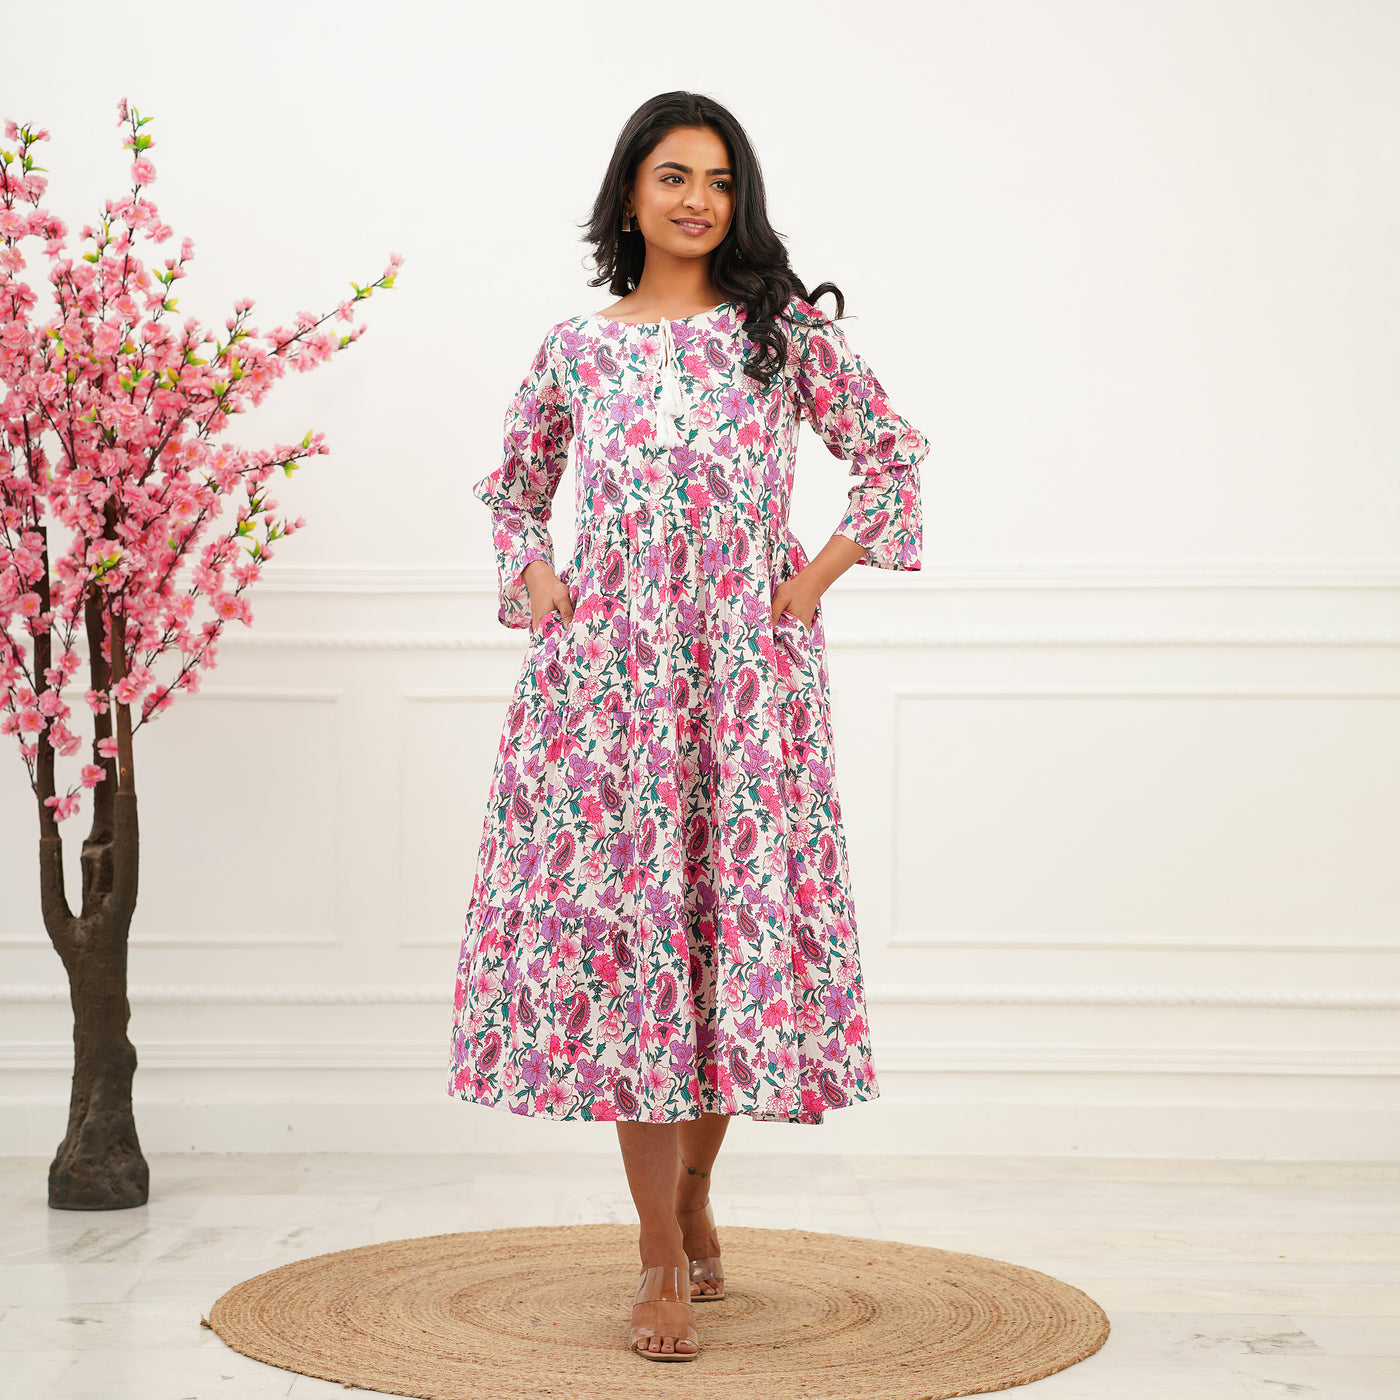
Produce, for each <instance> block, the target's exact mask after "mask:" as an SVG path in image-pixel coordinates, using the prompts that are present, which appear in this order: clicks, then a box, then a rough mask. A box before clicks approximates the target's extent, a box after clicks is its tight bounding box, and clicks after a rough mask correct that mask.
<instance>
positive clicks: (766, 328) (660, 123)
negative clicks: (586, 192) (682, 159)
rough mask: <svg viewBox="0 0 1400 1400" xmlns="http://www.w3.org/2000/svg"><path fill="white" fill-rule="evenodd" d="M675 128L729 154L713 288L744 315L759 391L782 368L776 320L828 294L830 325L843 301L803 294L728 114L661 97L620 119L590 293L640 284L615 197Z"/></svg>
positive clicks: (694, 96)
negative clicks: (798, 302) (708, 136)
mask: <svg viewBox="0 0 1400 1400" xmlns="http://www.w3.org/2000/svg"><path fill="white" fill-rule="evenodd" d="M677 127H709V128H710V130H712V131H714V132H715V133H716V134H717V135H718V136H719V137H720V139H721V140H722V141H723V142H724V144H725V145H726V146H727V147H728V148H729V164H730V167H731V169H732V170H733V171H734V175H733V184H734V217H733V219H732V220H731V221H730V225H729V231H728V232H727V233H726V234H725V236H724V241H723V242H722V243H721V244H720V245H719V247H717V248H716V249H715V250H714V252H713V253H712V254H711V255H710V256H711V264H710V276H711V280H712V281H713V282H714V284H715V286H716V287H718V288H719V290H720V291H721V292H722V293H723V294H724V297H725V299H726V300H727V301H732V302H734V303H736V304H737V305H739V306H742V307H743V308H744V331H745V333H746V334H747V336H748V337H749V339H750V340H751V341H753V343H754V353H753V355H752V356H751V357H750V358H749V359H748V360H747V361H745V363H744V370H745V372H746V373H748V374H749V375H750V376H752V377H753V378H754V379H756V380H757V381H758V382H759V383H760V384H761V385H762V386H763V387H764V389H767V388H768V387H769V385H770V384H771V383H772V381H773V379H774V377H775V376H776V375H777V374H778V373H779V372H780V371H781V369H782V367H783V365H784V364H785V363H786V361H787V336H786V334H785V333H784V332H783V329H782V327H781V325H780V324H779V313H780V312H782V311H783V309H784V308H785V307H786V306H787V304H788V302H789V301H790V300H791V298H793V297H794V296H797V297H801V298H802V299H803V300H804V301H809V302H815V301H816V299H817V298H818V297H820V296H825V295H826V293H828V292H830V293H831V294H832V295H833V296H835V298H836V318H838V319H839V318H840V317H841V316H843V315H845V311H846V299H845V297H844V296H843V295H842V294H841V289H840V288H839V287H838V286H837V285H836V284H835V283H834V282H823V283H821V285H820V286H817V287H814V288H812V290H811V291H808V290H807V288H806V287H805V286H804V285H803V284H802V282H801V281H800V280H799V279H798V276H797V274H796V273H795V272H794V271H793V270H792V267H791V266H790V264H789V263H788V255H787V248H786V247H785V246H784V245H783V241H782V236H781V235H780V234H779V233H777V232H776V230H775V229H774V228H773V226H772V224H770V223H769V222H768V200H767V196H766V195H765V193H764V189H763V171H762V170H761V169H760V168H759V164H758V156H757V155H755V154H754V149H753V146H752V144H751V143H750V141H749V138H748V136H747V134H746V133H745V131H744V128H743V127H742V126H740V125H739V123H738V121H736V120H735V117H734V114H733V113H732V112H730V110H729V109H728V108H727V107H725V106H723V105H722V104H721V103H718V102H716V101H715V100H714V99H713V98H710V97H706V96H705V95H704V94H703V93H698V92H682V91H677V92H662V93H658V94H657V95H656V96H655V97H652V98H648V100H647V101H645V102H643V103H642V105H641V106H640V107H638V108H637V110H636V111H635V112H633V113H632V115H631V116H630V117H629V118H628V119H627V124H626V125H625V126H624V127H623V128H622V132H621V134H620V135H619V136H618V138H617V145H616V146H615V147H614V149H613V154H612V160H611V161H609V162H608V170H607V174H606V175H605V176H604V177H603V183H602V185H601V186H600V188H599V190H598V196H597V198H596V199H595V200H594V201H593V212H592V214H591V215H590V217H589V219H588V221H587V222H586V223H585V224H582V225H580V227H582V228H583V229H584V230H585V232H584V234H583V240H584V242H586V243H591V244H592V245H593V254H592V261H593V265H594V266H595V267H596V268H597V269H598V275H597V276H596V277H592V278H590V279H589V282H588V285H589V286H590V287H601V286H603V285H604V284H605V283H606V285H607V287H608V290H609V291H610V292H612V293H613V295H614V296H619V297H622V296H626V295H627V293H628V292H630V291H632V290H633V289H634V288H635V287H636V286H637V284H638V283H639V282H640V281H641V277H642V266H643V264H644V263H645V262H646V241H645V239H644V238H643V237H642V234H641V232H640V230H637V229H634V230H633V231H632V232H630V233H623V231H622V194H623V191H624V189H626V188H627V186H629V185H630V184H632V182H633V181H634V180H635V179H636V176H637V169H638V167H639V166H640V165H641V163H642V161H643V160H644V159H645V158H646V157H647V156H648V155H650V153H651V152H652V151H654V150H655V149H656V147H657V146H658V145H659V144H660V143H661V142H662V140H664V139H665V137H666V136H667V135H668V134H669V133H670V132H672V131H674V130H676V128H677Z"/></svg>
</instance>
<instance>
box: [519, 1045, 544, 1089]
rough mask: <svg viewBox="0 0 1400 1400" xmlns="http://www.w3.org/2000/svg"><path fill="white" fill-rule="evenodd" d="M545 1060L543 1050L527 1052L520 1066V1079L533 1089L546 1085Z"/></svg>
mask: <svg viewBox="0 0 1400 1400" xmlns="http://www.w3.org/2000/svg"><path fill="white" fill-rule="evenodd" d="M544 1071H545V1058H544V1051H543V1050H537V1049H535V1050H527V1051H526V1052H525V1058H524V1059H523V1060H522V1061H521V1064H520V1077H521V1078H522V1079H523V1080H524V1081H525V1082H526V1083H527V1084H529V1085H530V1086H531V1087H532V1088H535V1089H538V1088H539V1087H540V1085H541V1084H543V1083H544Z"/></svg>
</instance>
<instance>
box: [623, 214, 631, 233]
mask: <svg viewBox="0 0 1400 1400" xmlns="http://www.w3.org/2000/svg"><path fill="white" fill-rule="evenodd" d="M622 231H623V233H631V232H632V216H631V215H630V214H623V216H622Z"/></svg>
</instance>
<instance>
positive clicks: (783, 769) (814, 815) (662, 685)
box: [448, 297, 928, 1123]
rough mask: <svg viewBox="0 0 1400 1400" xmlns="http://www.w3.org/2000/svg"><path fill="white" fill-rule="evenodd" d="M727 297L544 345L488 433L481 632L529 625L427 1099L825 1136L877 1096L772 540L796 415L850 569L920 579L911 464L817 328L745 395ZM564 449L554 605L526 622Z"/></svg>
mask: <svg viewBox="0 0 1400 1400" xmlns="http://www.w3.org/2000/svg"><path fill="white" fill-rule="evenodd" d="M744 321H745V315H744V311H743V308H741V307H739V306H737V305H736V304H735V303H732V302H728V303H724V304H723V305H720V306H717V307H714V308H712V309H711V310H710V311H706V312H702V313H700V314H698V315H695V316H688V317H684V318H682V319H681V320H675V321H668V322H659V323H626V322H619V321H614V320H610V319H608V318H607V317H605V316H602V315H600V314H596V313H595V314H592V315H583V316H576V317H574V318H572V319H571V320H567V321H563V322H561V323H560V324H558V325H556V326H554V327H552V328H551V330H550V331H549V333H548V334H547V335H546V337H545V339H544V343H543V344H542V345H541V346H540V348H539V351H538V353H537V354H536V356H535V358H534V362H533V363H532V364H531V366H530V368H529V371H528V373H527V374H526V375H525V378H524V380H523V382H522V383H521V385H520V388H519V390H518V392H517V393H516V395H515V397H514V399H513V401H512V402H511V405H510V408H509V410H508V412H507V415H506V425H505V454H504V460H503V461H502V463H501V465H500V466H499V467H498V468H497V469H496V470H495V471H493V472H492V473H491V474H490V475H489V476H487V477H486V478H484V479H483V480H482V481H480V482H478V483H477V484H476V485H475V487H474V491H475V493H476V495H478V496H479V497H480V498H481V500H483V501H484V502H485V503H486V504H487V505H488V506H490V507H491V510H492V519H493V532H494V544H495V551H496V557H497V564H498V567H499V576H500V607H499V614H498V616H499V619H500V621H501V622H502V623H503V624H504V625H505V626H507V627H517V628H529V629H530V631H531V634H530V638H529V642H528V645H527V648H526V651H525V656H524V661H523V664H522V666H521V669H520V675H519V679H518V681H517V682H516V685H515V690H514V694H513V695H512V698H511V700H510V704H509V707H508V709H507V711H506V717H505V725H504V729H503V732H502V734H501V737H500V745H499V748H498V751H497V756H496V764H495V772H494V775H493V777H492V780H491V786H490V793H489V798H488V802H487V811H486V817H485V822H484V826H483V830H482V836H481V843H480V849H479V852H478V855H477V861H476V871H475V878H474V881H473V885H472V890H471V898H470V905H469V908H468V912H467V915H466V929H465V936H464V938H463V940H462V947H461V955H460V960H459V963H458V969H457V980H456V998H455V1013H454V1018H453V1026H452V1040H451V1069H450V1075H449V1081H448V1092H449V1093H450V1094H454V1095H458V1096H460V1097H461V1098H463V1099H466V1100H470V1101H474V1102H476V1103H481V1104H487V1105H491V1106H494V1107H498V1108H507V1109H509V1110H511V1111H513V1112H515V1113H521V1114H535V1115H539V1116H542V1117H548V1118H557V1119H571V1118H582V1119H604V1120H614V1119H633V1120H641V1121H644V1122H654V1123H669V1122H677V1121H679V1120H682V1119H693V1118H698V1117H699V1116H700V1114H701V1113H702V1112H714V1113H725V1114H747V1115H748V1116H750V1117H752V1118H755V1119H759V1120H764V1121H781V1122H801V1123H820V1122H821V1121H822V1118H823V1115H824V1114H825V1112H826V1111H827V1110H828V1109H832V1108H840V1107H843V1106H845V1105H847V1104H853V1103H859V1102H862V1101H865V1100H869V1099H873V1098H875V1097H876V1095H877V1094H878V1087H877V1083H876V1076H875V1067H874V1065H873V1063H872V1061H871V1045H870V1032H869V1024H868V1021H867V1016H866V1004H865V993H864V988H863V984H862V980H861V969H860V958H859V951H858V946H857V938H856V918H855V905H854V902H853V899H852V893H851V887H850V874H849V870H848V867H847V859H846V846H845V840H844V835H843V832H842V826H841V804H840V801H839V799H838V796H837V788H836V776H835V769H834V752H833V744H832V734H831V715H830V706H829V697H828V673H827V658H826V641H825V636H824V633H823V628H822V617H821V607H820V604H819V605H818V608H817V613H816V616H815V618H814V620H813V623H812V626H811V628H810V630H809V629H808V628H807V627H806V625H805V624H804V623H802V622H801V621H800V620H799V619H798V618H797V617H796V616H794V615H793V614H792V613H788V612H784V613H782V614H780V616H779V620H778V622H777V624H776V625H774V624H773V622H772V621H771V612H772V606H771V599H772V594H773V591H774V590H775V588H776V587H777V586H778V584H779V583H780V582H782V581H783V580H784V579H787V578H788V577H790V576H791V575H792V574H795V573H796V572H797V571H798V570H800V569H802V568H803V567H804V566H805V565H806V564H807V562H808V559H807V555H806V553H805V551H804V550H803V548H802V545H801V544H800V543H799V542H798V540H797V538H796V537H795V536H794V535H793V533H792V531H791V530H790V529H789V526H788V504H789V501H790V499H791V494H792V484H793V467H794V463H795V453H796V447H797V437H798V428H799V425H800V423H801V422H802V420H803V419H806V420H807V422H808V423H810V424H811V425H812V427H813V428H814V429H815V430H816V432H817V433H818V434H819V435H820V436H821V438H822V439H823V440H824V441H825V443H826V445H827V447H828V448H829V449H830V451H831V452H833V453H834V454H835V455H837V456H839V457H842V458H844V459H846V460H848V461H849V463H850V466H851V475H852V476H853V477H854V482H853V484H852V486H851V487H850V492H849V500H848V505H847V509H846V511H845V515H844V517H843V518H842V520H841V522H840V524H839V525H838V526H837V532H838V533H840V534H843V535H846V536H848V537H849V538H850V539H853V540H856V541H857V542H859V543H860V544H862V545H864V546H865V547H866V548H867V550H868V553H867V554H865V555H864V556H863V557H862V558H861V560H860V562H861V563H863V564H866V565H870V566H873V567H876V568H882V569H917V568H919V567H920V551H921V547H922V523H921V516H920V503H919V464H920V462H921V461H922V460H923V458H924V456H925V454H926V453H927V451H928V442H927V440H926V439H925V437H924V436H923V434H922V433H920V432H919V430H918V429H916V428H914V427H913V426H911V425H910V424H909V423H908V422H906V421H905V420H903V419H902V418H901V417H900V416H899V415H898V414H897V413H896V412H895V410H894V409H893V408H892V407H891V405H890V403H889V400H888V398H887V397H886V395H885V391H884V389H883V388H882V387H881V385H880V382H879V380H878V379H876V377H875V375H874V373H873V372H872V371H871V370H870V368H869V367H868V366H867V365H866V364H865V363H864V362H863V360H862V359H861V358H860V356H859V355H858V354H857V353H856V352H855V351H854V350H853V349H852V348H851V346H850V345H849V344H848V342H847V339H846V336H845V333H844V331H843V330H842V328H841V326H840V325H838V324H837V323H835V322H833V321H832V320H831V318H830V317H829V316H827V315H826V314H825V313H824V312H823V311H821V310H820V309H819V308H818V307H816V306H814V305H813V304H811V303H809V302H807V301H804V300H802V299H801V298H796V297H795V298H793V299H792V300H791V301H790V302H789V304H788V306H787V307H786V309H785V310H784V312H783V320H782V322H781V324H782V328H783V329H784V331H785V333H786V335H787V338H788V353H787V361H786V365H785V368H784V369H783V371H782V372H781V373H779V374H778V375H777V376H776V377H775V378H774V380H773V382H772V384H771V386H770V387H769V389H768V390H767V391H764V390H762V389H761V388H760V387H759V385H758V383H757V381H755V380H753V379H751V378H750V377H749V376H748V375H747V374H746V373H745V371H744V369H743V363H744V361H745V359H746V358H747V356H748V354H749V352H750V349H751V342H750V341H749V340H748V339H747V338H746V336H745V334H744ZM571 445H572V449H573V452H574V459H575V468H576V470H575V479H576V482H577V501H576V509H577V529H578V537H577V545H576V548H575V550H574V553H573V557H572V558H571V559H570V560H568V561H567V562H566V563H565V564H564V566H563V567H562V568H560V569H558V570H557V572H558V574H559V577H560V579H561V581H562V582H563V583H564V584H565V585H566V586H567V588H568V591H569V596H570V599H571V600H572V603H573V617H572V620H571V621H570V622H569V623H568V624H565V622H564V621H563V620H562V618H561V616H560V614H559V613H558V612H557V611H554V612H551V613H549V614H548V615H546V617H545V618H544V619H543V620H542V621H541V623H540V626H539V627H538V629H535V628H533V627H532V625H531V615H530V601H529V593H528V590H527V589H526V587H525V584H524V582H523V581H522V579H521V577H520V575H521V571H522V570H523V569H524V568H525V567H526V565H527V564H529V563H530V562H531V561H532V560H535V559H543V560H545V561H547V562H548V563H549V564H550V566H551V567H555V559H554V546H553V541H552V539H551V536H550V533H549V519H550V513H551V503H552V500H553V497H554V493H555V488H556V486H557V484H558V482H559V479H560V476H561V475H562V473H563V470H564V467H565V465H566V463H567V460H568V456H569V452H570V447H571Z"/></svg>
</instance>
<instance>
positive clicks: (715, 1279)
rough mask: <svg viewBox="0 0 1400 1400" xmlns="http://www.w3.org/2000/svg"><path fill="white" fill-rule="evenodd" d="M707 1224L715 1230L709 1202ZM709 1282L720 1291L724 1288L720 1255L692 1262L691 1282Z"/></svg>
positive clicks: (712, 1208)
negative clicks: (715, 1285)
mask: <svg viewBox="0 0 1400 1400" xmlns="http://www.w3.org/2000/svg"><path fill="white" fill-rule="evenodd" d="M705 1224H706V1225H707V1226H708V1227H709V1229H710V1230H712V1231H713V1230H714V1228H715V1211H714V1207H713V1206H712V1205H711V1204H710V1202H709V1201H706V1202H705ZM706 1280H708V1281H709V1282H711V1283H714V1284H717V1285H718V1290H719V1291H722V1290H723V1288H724V1263H723V1261H722V1260H721V1259H720V1257H719V1255H718V1254H712V1255H710V1256H709V1257H708V1258H705V1259H692V1260H691V1261H690V1281H691V1282H692V1283H704V1282H705V1281H706Z"/></svg>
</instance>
